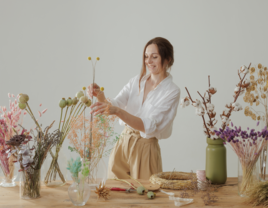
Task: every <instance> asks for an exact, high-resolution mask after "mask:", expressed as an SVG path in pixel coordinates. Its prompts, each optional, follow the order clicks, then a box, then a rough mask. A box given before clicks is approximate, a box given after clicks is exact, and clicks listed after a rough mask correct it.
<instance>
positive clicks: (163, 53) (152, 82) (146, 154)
mask: <svg viewBox="0 0 268 208" xmlns="http://www.w3.org/2000/svg"><path fill="white" fill-rule="evenodd" d="M173 62H174V58H173V46H172V45H171V44H170V42H169V41H168V40H166V39H164V38H161V37H157V38H154V39H152V40H150V41H149V42H148V43H147V44H146V45H145V47H144V51H143V64H142V69H141V73H140V75H137V76H135V77H134V78H132V79H130V81H129V82H128V83H127V84H126V85H125V86H124V87H123V89H122V90H121V91H120V92H119V94H118V95H117V96H116V97H115V98H114V99H111V102H110V103H108V102H107V100H106V98H105V96H104V93H103V91H100V87H99V86H98V85H97V84H94V86H93V84H91V85H90V86H89V87H88V94H89V96H90V97H92V96H96V97H97V99H98V102H96V103H95V104H93V105H92V106H91V109H92V113H94V115H96V114H100V113H101V114H108V115H116V116H118V117H119V118H120V120H119V122H120V124H121V125H125V129H124V131H123V132H122V134H121V136H120V139H119V141H118V142H117V143H116V145H115V147H114V148H113V151H112V152H111V155H110V159H109V168H108V177H109V178H114V177H117V178H121V179H125V178H129V176H128V175H131V176H132V177H133V178H136V179H149V177H150V176H151V175H152V174H155V173H158V172H162V158H161V151H160V147H159V144H158V140H160V139H167V138H169V137H170V136H171V133H172V126H173V120H174V118H175V116H176V113H177V107H178V103H179V99H180V89H179V87H178V86H177V85H175V84H174V83H173V81H172V76H171V74H170V73H169V72H167V71H168V69H170V67H171V66H172V64H173ZM147 69H148V71H149V73H148V74H146V73H147Z"/></svg>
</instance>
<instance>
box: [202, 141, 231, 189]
mask: <svg viewBox="0 0 268 208" xmlns="http://www.w3.org/2000/svg"><path fill="white" fill-rule="evenodd" d="M207 144H208V146H207V149H206V177H207V179H209V180H210V181H211V183H213V184H224V183H225V182H226V179H227V167H226V148H225V146H224V144H223V140H222V139H216V140H212V139H210V138H207Z"/></svg>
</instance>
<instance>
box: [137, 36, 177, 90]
mask: <svg viewBox="0 0 268 208" xmlns="http://www.w3.org/2000/svg"><path fill="white" fill-rule="evenodd" d="M151 44H155V45H157V48H158V53H159V54H160V57H161V63H162V67H163V65H164V62H165V60H167V61H168V64H167V69H168V68H170V67H171V66H172V65H173V63H174V56H173V54H174V51H173V46H172V45H171V43H170V42H169V41H168V40H167V39H165V38H161V37H156V38H153V39H152V40H150V41H149V42H148V43H147V44H146V45H145V47H144V50H143V58H142V61H143V63H142V68H141V73H140V79H139V89H140V82H141V79H142V78H143V77H144V76H145V75H146V65H145V51H146V48H147V46H149V45H151Z"/></svg>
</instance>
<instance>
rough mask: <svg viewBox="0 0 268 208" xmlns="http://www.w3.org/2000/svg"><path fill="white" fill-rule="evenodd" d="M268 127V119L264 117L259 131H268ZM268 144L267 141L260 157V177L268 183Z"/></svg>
mask: <svg viewBox="0 0 268 208" xmlns="http://www.w3.org/2000/svg"><path fill="white" fill-rule="evenodd" d="M267 127H268V119H267V118H266V117H265V116H263V117H262V118H261V120H260V124H259V131H262V130H263V129H264V128H266V129H267ZM267 154H268V142H267V141H266V144H265V146H264V148H263V150H262V151H261V154H260V156H259V161H258V166H259V177H260V180H261V181H267V180H268V168H267V166H268V158H267V156H268V155H267Z"/></svg>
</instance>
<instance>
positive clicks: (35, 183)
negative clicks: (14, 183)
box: [20, 168, 41, 199]
mask: <svg viewBox="0 0 268 208" xmlns="http://www.w3.org/2000/svg"><path fill="white" fill-rule="evenodd" d="M40 188H41V180H40V169H37V170H35V169H32V168H28V169H27V170H24V171H22V172H21V179H20V196H21V198H22V199H36V198H39V197H40Z"/></svg>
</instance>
